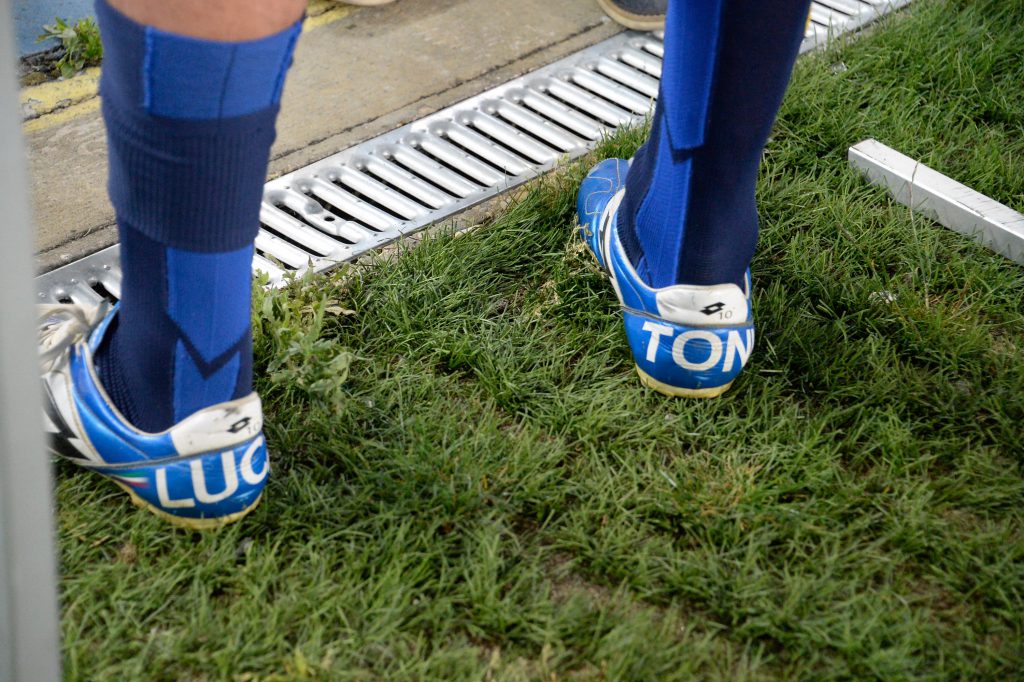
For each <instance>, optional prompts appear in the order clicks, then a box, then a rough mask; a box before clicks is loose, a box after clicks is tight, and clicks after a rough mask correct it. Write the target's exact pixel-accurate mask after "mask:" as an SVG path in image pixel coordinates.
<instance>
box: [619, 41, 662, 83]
mask: <svg viewBox="0 0 1024 682" xmlns="http://www.w3.org/2000/svg"><path fill="white" fill-rule="evenodd" d="M636 44H637V43H636V41H631V42H630V44H629V46H628V47H623V48H622V49H621V50H618V51H617V52H615V53H613V55H612V56H613V58H615V59H617V60H618V61H620V62H622V63H623V64H625V65H626V66H628V67H629V68H632V69H636V70H637V71H640V72H641V73H645V74H647V75H648V76H650V77H651V78H654V79H657V80H661V60H660V59H655V58H654V57H652V56H651V55H649V54H647V53H645V52H644V51H643V50H641V49H638V48H637V47H636Z"/></svg>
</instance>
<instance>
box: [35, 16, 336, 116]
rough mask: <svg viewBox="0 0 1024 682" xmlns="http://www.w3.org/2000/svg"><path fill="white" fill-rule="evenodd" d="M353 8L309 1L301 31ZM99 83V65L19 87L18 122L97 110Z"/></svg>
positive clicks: (88, 112)
mask: <svg viewBox="0 0 1024 682" xmlns="http://www.w3.org/2000/svg"><path fill="white" fill-rule="evenodd" d="M353 11H354V9H353V7H352V6H351V5H344V4H340V3H338V2H335V0H310V3H309V6H308V8H307V10H306V21H305V22H303V24H302V31H303V33H305V32H307V31H312V30H313V29H317V28H320V27H322V26H327V25H328V24H333V23H334V22H336V21H340V20H341V19H344V18H345V17H347V16H348V15H350V14H352V12H353ZM99 83H100V67H98V66H94V67H91V68H88V69H86V70H84V71H83V72H82V73H80V74H78V75H77V76H75V77H74V78H67V79H61V80H56V81H48V82H46V83H40V84H39V85H32V86H29V87H27V88H22V89H21V94H20V101H21V107H22V110H23V111H25V112H27V113H29V114H30V115H34V117H33V118H30V119H28V120H27V121H25V122H24V123H23V124H22V129H23V130H24V131H25V133H26V134H31V133H36V132H39V131H41V130H47V129H49V128H52V127H54V126H59V125H63V124H65V123H67V122H69V121H72V120H74V119H76V118H78V117H79V116H84V115H85V114H91V113H93V112H94V111H96V110H97V109H99V106H100V105H99V99H98V98H97V97H96V94H97V91H98V90H99Z"/></svg>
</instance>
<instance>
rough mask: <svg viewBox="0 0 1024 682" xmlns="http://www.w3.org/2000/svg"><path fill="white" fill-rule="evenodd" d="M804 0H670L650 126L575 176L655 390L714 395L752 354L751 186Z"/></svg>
mask: <svg viewBox="0 0 1024 682" xmlns="http://www.w3.org/2000/svg"><path fill="white" fill-rule="evenodd" d="M807 9H808V0H781V1H780V2H777V3H761V2H758V1H757V0H718V1H717V2H700V3H697V2H676V1H675V0H673V2H671V3H670V5H669V12H668V21H667V25H666V35H665V43H666V45H665V50H666V51H665V60H664V65H663V74H662V86H661V93H660V96H659V99H658V103H657V107H656V111H655V116H654V121H653V125H652V131H651V138H650V140H649V141H648V142H647V144H646V145H645V146H644V147H643V148H642V149H641V150H640V151H639V152H638V153H637V155H636V157H635V159H634V160H633V162H632V164H627V163H626V162H624V161H611V160H610V161H606V162H604V163H602V164H601V165H599V166H598V167H597V168H595V169H594V171H593V172H592V173H591V175H590V176H589V177H588V179H587V181H585V183H584V186H583V187H582V188H581V193H580V207H579V215H580V222H581V224H582V225H583V226H584V230H585V238H587V239H588V243H589V244H590V245H591V248H592V250H594V251H595V253H596V254H597V255H598V259H599V261H602V262H603V264H604V266H605V267H606V268H607V269H608V270H609V272H610V274H611V275H612V280H613V284H614V285H615V287H616V292H617V293H618V295H619V298H620V300H621V301H622V302H623V306H624V308H625V313H624V315H625V318H626V328H627V336H628V337H629V340H630V344H631V347H632V348H633V352H634V356H635V357H636V359H637V364H638V370H639V371H640V374H641V378H642V379H643V380H644V382H645V383H646V384H647V385H649V386H651V387H653V388H656V389H657V390H659V391H661V392H664V393H668V394H670V395H681V396H695V397H712V396H715V395H719V394H721V393H722V392H724V391H725V390H726V389H727V388H728V387H729V386H730V385H731V383H732V381H733V380H734V379H735V377H736V375H737V374H738V373H739V371H740V369H741V368H742V366H743V365H744V364H745V363H746V361H747V359H748V357H749V354H750V351H751V348H752V345H753V338H754V330H753V320H752V316H751V311H750V307H749V276H748V266H749V263H750V259H751V257H752V255H753V250H754V246H755V244H756V241H757V227H758V225H757V210H756V206H755V203H754V184H755V181H756V178H757V169H758V163H759V159H760V155H761V152H762V149H763V146H764V144H765V141H766V140H767V137H768V134H769V132H770V130H771V125H772V122H773V120H774V117H775V114H776V112H777V110H778V107H779V104H780V103H781V99H782V95H783V93H784V91H785V87H786V84H787V83H788V80H789V74H790V71H791V70H792V66H793V62H794V60H795V58H796V55H797V51H798V49H799V45H800V40H801V37H802V35H803V30H804V27H805V22H806V16H807ZM613 200H614V201H613Z"/></svg>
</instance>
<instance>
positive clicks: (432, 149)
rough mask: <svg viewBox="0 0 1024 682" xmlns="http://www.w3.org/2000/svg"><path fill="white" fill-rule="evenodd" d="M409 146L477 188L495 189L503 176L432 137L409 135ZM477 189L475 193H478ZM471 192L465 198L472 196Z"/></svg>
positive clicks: (445, 142) (451, 145)
mask: <svg viewBox="0 0 1024 682" xmlns="http://www.w3.org/2000/svg"><path fill="white" fill-rule="evenodd" d="M408 142H409V144H411V145H412V146H413V148H414V149H416V150H417V151H420V152H422V153H423V154H425V155H427V156H429V157H430V158H432V159H433V160H434V161H436V162H438V163H440V164H441V165H442V166H444V167H445V168H447V169H449V170H451V171H454V172H456V173H458V174H459V175H461V176H462V177H463V178H464V179H467V180H469V181H470V182H472V183H475V184H476V185H479V188H484V187H497V186H498V185H500V184H501V183H502V181H503V180H504V179H505V176H504V175H502V174H501V173H500V172H498V171H497V170H495V169H494V168H493V167H492V166H490V165H489V164H486V163H483V162H482V161H479V160H478V159H474V158H473V157H472V156H469V155H468V154H466V153H465V152H464V151H463V150H462V149H460V148H458V147H457V146H455V145H453V144H450V143H448V142H447V141H445V140H443V139H441V138H439V137H436V136H434V135H410V136H409V139H408ZM479 188H478V189H477V192H478V191H479ZM475 193H476V192H471V193H470V194H467V196H472V194H475Z"/></svg>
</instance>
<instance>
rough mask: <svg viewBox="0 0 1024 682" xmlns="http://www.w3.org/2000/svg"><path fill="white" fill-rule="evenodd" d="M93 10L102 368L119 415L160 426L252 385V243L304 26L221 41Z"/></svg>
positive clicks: (148, 427)
mask: <svg viewBox="0 0 1024 682" xmlns="http://www.w3.org/2000/svg"><path fill="white" fill-rule="evenodd" d="M96 12H97V16H98V18H99V23H100V30H101V34H102V38H103V45H104V58H103V74H102V77H101V82H100V93H101V95H102V101H103V117H104V121H105V123H106V127H107V140H108V148H109V163H110V171H109V188H108V189H109V193H110V199H111V202H112V203H113V205H114V209H115V213H116V215H117V224H118V234H119V237H120V241H121V269H122V274H123V279H122V285H121V294H122V296H121V301H120V304H119V308H118V312H117V316H116V318H115V319H114V322H113V325H112V327H111V328H110V330H109V331H108V333H107V335H106V337H105V338H104V341H103V344H102V345H101V347H100V348H99V349H98V350H97V354H96V367H97V370H98V372H99V375H100V380H101V382H102V384H103V386H104V387H105V389H106V390H107V393H108V394H109V396H110V398H111V400H112V401H113V403H114V404H115V405H116V406H117V408H118V409H119V410H120V411H121V412H122V414H123V415H124V416H125V418H126V419H127V420H128V421H129V422H130V423H131V424H133V425H134V426H135V427H137V428H139V429H141V430H143V431H149V432H157V431H162V430H164V429H167V428H168V427H170V426H172V425H173V424H175V423H177V422H179V421H181V420H182V419H185V418H186V417H188V416H189V415H191V414H193V413H195V412H196V411H198V410H201V409H203V408H204V407H208V406H210V405H213V404H216V403H219V402H223V401H226V400H232V399H235V398H240V397H242V396H245V395H247V394H249V393H250V392H251V391H252V335H251V329H250V324H251V322H250V319H251V318H250V304H251V295H252V290H251V265H252V256H253V246H252V243H253V240H254V239H255V236H256V233H257V231H258V229H259V208H260V201H261V197H262V189H263V183H264V180H265V178H266V172H267V163H268V157H269V154H270V146H271V144H272V143H273V141H274V136H275V128H274V125H275V121H276V118H277V112H278V103H279V101H280V97H281V91H282V89H283V86H284V79H285V75H286V73H287V71H288V67H289V66H290V64H291V59H292V51H293V49H294V46H295V42H296V40H297V39H298V36H299V33H300V30H301V22H298V23H296V24H294V25H293V26H290V27H289V28H287V29H286V30H284V31H281V32H280V33H277V34H274V35H271V36H269V37H266V38H262V39H259V40H252V41H244V42H216V41H210V40H202V39H197V38H191V37H187V36H182V35H177V34H173V33H168V32H165V31H161V30H158V29H156V28H154V27H151V26H143V25H140V24H138V23H136V22H134V21H132V20H131V19H129V18H128V17H126V16H125V15H123V14H121V13H120V12H118V11H117V10H115V9H114V8H113V7H111V6H110V5H109V4H107V2H106V1H105V0H97V2H96Z"/></svg>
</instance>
